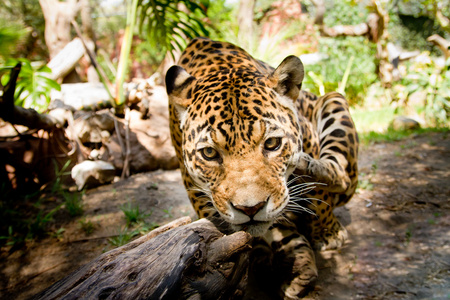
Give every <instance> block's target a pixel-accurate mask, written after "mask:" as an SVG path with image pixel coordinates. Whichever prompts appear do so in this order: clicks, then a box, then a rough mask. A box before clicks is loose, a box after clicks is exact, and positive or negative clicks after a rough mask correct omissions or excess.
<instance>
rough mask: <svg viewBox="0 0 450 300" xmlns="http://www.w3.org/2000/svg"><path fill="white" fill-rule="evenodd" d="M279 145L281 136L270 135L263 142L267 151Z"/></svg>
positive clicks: (276, 148) (277, 147)
mask: <svg viewBox="0 0 450 300" xmlns="http://www.w3.org/2000/svg"><path fill="white" fill-rule="evenodd" d="M280 146H281V138H279V137H271V138H268V139H267V140H266V141H265V142H264V149H266V150H269V151H275V150H278V149H279V148H280Z"/></svg>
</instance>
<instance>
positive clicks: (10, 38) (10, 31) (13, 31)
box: [0, 20, 28, 60]
mask: <svg viewBox="0 0 450 300" xmlns="http://www.w3.org/2000/svg"><path fill="white" fill-rule="evenodd" d="M5 23H6V21H4V20H1V21H0V60H2V58H6V57H11V56H12V54H13V52H14V49H15V47H16V46H17V44H18V43H20V41H21V40H23V38H24V37H25V35H26V34H27V32H28V30H27V29H25V28H24V26H20V25H19V24H5Z"/></svg>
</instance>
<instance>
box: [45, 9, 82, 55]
mask: <svg viewBox="0 0 450 300" xmlns="http://www.w3.org/2000/svg"><path fill="white" fill-rule="evenodd" d="M39 3H40V4H41V8H42V12H43V14H44V18H45V43H46V45H47V47H48V51H49V54H50V58H51V59H52V58H53V57H55V56H56V54H58V52H59V51H61V50H62V49H63V48H64V46H66V45H67V44H68V43H69V42H70V41H71V40H72V37H71V35H70V22H71V21H72V20H73V19H74V18H75V16H76V15H77V14H78V11H79V5H78V1H77V0H67V1H65V2H62V1H59V0H39Z"/></svg>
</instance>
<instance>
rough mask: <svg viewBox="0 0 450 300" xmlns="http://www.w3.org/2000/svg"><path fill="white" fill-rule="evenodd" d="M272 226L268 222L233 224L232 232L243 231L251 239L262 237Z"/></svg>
mask: <svg viewBox="0 0 450 300" xmlns="http://www.w3.org/2000/svg"><path fill="white" fill-rule="evenodd" d="M270 226H272V222H270V221H250V222H247V223H243V224H233V225H232V227H233V230H234V231H245V232H247V233H249V234H250V235H251V236H253V237H260V236H263V235H264V234H265V233H266V232H267V230H269V228H270Z"/></svg>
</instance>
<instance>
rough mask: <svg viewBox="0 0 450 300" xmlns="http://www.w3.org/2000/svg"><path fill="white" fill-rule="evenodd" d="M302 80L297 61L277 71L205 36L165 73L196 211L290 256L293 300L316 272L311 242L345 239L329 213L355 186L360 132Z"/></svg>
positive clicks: (329, 97) (344, 110) (341, 102)
mask: <svg viewBox="0 0 450 300" xmlns="http://www.w3.org/2000/svg"><path fill="white" fill-rule="evenodd" d="M303 76H304V70H303V65H302V63H301V61H300V60H299V59H298V58H297V57H294V56H289V57H287V58H286V59H285V60H284V61H283V62H282V63H281V64H280V65H279V66H278V68H276V69H273V68H272V67H270V66H269V65H267V64H266V63H264V62H261V61H258V60H256V59H254V58H252V57H251V56H250V55H249V54H248V53H246V52H245V51H244V50H242V49H241V48H239V47H237V46H235V45H232V44H229V43H224V42H215V41H211V40H209V39H204V38H197V39H194V40H193V41H192V42H191V43H190V44H189V45H188V47H187V48H186V50H185V51H184V52H183V54H182V56H181V58H180V61H179V64H178V66H174V67H172V68H171V69H169V71H168V72H167V75H166V86H167V93H168V95H169V110H170V129H171V134H172V141H173V145H174V147H175V150H176V153H177V157H178V159H179V161H180V168H181V172H182V175H183V179H184V184H185V186H186V189H187V191H188V195H189V198H190V200H191V202H192V205H193V206H194V208H195V210H196V212H197V213H198V215H199V216H200V217H213V219H214V220H216V221H217V223H218V224H219V225H225V226H224V227H227V228H228V229H229V230H231V231H238V230H246V231H248V232H249V233H251V234H252V235H254V236H256V237H261V238H262V239H263V240H264V241H265V242H266V243H267V244H269V245H271V246H272V248H273V249H274V251H284V252H285V253H286V257H289V256H294V257H296V260H298V261H296V263H295V265H296V266H297V267H298V268H297V269H298V270H297V271H295V272H294V273H296V274H297V275H298V276H297V275H296V276H294V277H293V278H291V279H290V280H288V282H287V283H286V285H285V286H284V287H283V291H284V293H285V295H291V296H292V295H293V296H292V297H294V298H295V295H300V294H301V293H302V292H303V290H304V288H305V286H307V285H308V284H309V283H311V282H313V281H314V279H315V277H316V276H317V269H316V267H315V263H314V253H313V251H312V250H311V246H310V244H309V243H310V242H311V243H312V244H313V246H314V247H316V248H319V249H330V248H336V247H339V246H341V245H342V243H343V242H344V240H345V238H346V235H347V234H346V231H345V229H344V228H343V227H342V226H341V225H340V223H339V221H338V220H337V219H336V218H335V216H334V214H333V208H334V207H337V206H340V205H343V204H345V203H346V202H348V201H349V200H350V198H351V197H352V195H353V193H354V191H355V189H356V184H357V154H358V136H357V133H356V130H355V127H354V124H353V121H352V119H351V116H350V113H349V110H348V104H347V101H346V99H345V98H344V97H343V96H342V95H340V94H338V93H329V94H326V95H325V96H323V97H317V96H315V95H313V94H311V93H308V92H305V91H301V84H302V80H303ZM305 237H306V238H305ZM300 266H301V267H300ZM294 269H295V268H294ZM305 274H306V275H305ZM286 297H287V296H286ZM289 297H290V296H289Z"/></svg>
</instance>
